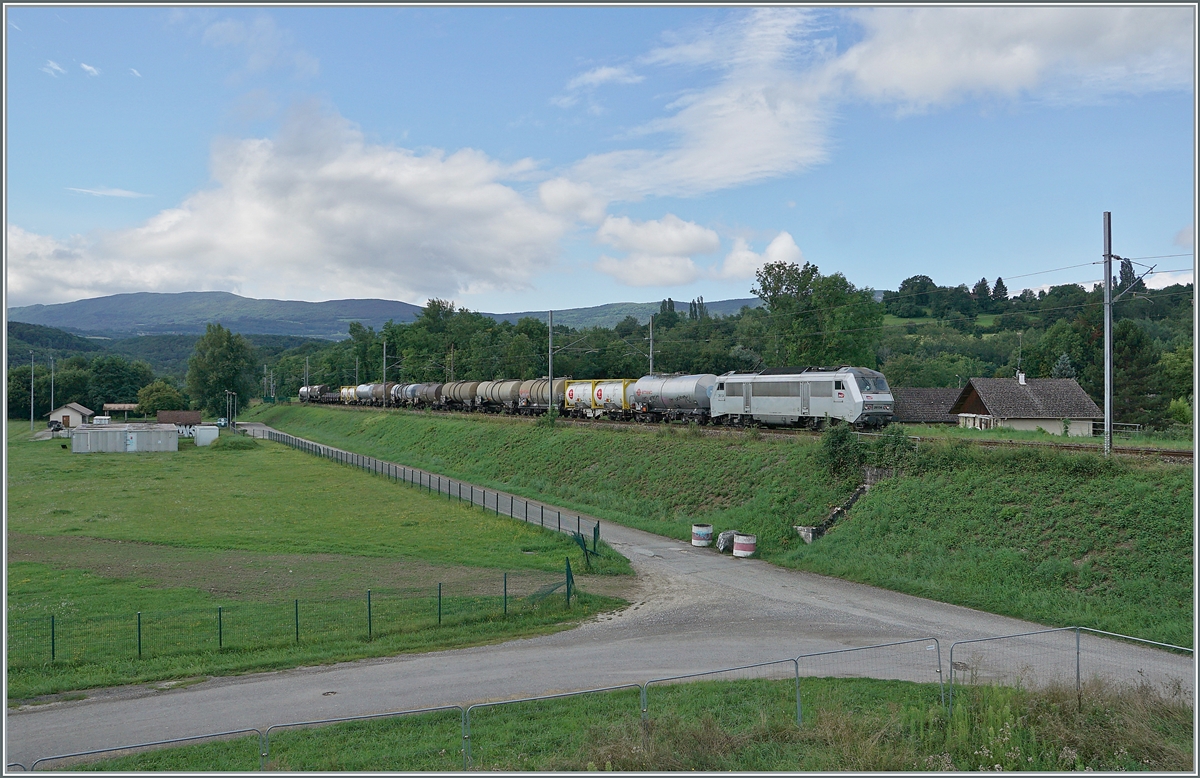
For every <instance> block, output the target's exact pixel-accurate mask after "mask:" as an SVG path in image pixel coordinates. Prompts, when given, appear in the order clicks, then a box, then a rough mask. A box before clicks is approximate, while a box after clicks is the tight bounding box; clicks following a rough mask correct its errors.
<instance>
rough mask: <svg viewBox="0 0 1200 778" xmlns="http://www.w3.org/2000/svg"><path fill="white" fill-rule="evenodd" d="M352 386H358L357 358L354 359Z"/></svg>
mask: <svg viewBox="0 0 1200 778" xmlns="http://www.w3.org/2000/svg"><path fill="white" fill-rule="evenodd" d="M354 385H355V386H358V357H357V356H355V357H354Z"/></svg>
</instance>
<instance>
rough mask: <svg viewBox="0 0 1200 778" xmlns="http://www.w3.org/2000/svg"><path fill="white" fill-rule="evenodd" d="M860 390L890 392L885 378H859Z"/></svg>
mask: <svg viewBox="0 0 1200 778" xmlns="http://www.w3.org/2000/svg"><path fill="white" fill-rule="evenodd" d="M857 378H858V388H859V389H861V390H862V391H864V392H880V393H882V392H890V391H891V389H889V388H888V384H887V380H886V379H885V378H884V377H883V376H879V377H878V378H867V377H865V376H857Z"/></svg>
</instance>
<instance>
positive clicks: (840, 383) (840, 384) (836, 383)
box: [833, 381, 846, 389]
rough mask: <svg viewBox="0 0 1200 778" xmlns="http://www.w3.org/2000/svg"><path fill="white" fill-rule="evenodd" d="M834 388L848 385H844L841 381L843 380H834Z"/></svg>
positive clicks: (842, 387)
mask: <svg viewBox="0 0 1200 778" xmlns="http://www.w3.org/2000/svg"><path fill="white" fill-rule="evenodd" d="M833 388H834V389H845V388H846V387H844V386H842V382H841V381H834V382H833Z"/></svg>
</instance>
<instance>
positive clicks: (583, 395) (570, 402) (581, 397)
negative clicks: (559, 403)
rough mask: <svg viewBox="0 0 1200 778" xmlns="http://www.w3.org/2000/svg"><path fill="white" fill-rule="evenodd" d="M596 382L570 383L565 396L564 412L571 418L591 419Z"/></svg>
mask: <svg viewBox="0 0 1200 778" xmlns="http://www.w3.org/2000/svg"><path fill="white" fill-rule="evenodd" d="M595 388H596V382H595V381H568V382H567V388H566V392H565V394H564V395H563V411H564V412H565V413H567V414H568V415H570V416H583V417H590V416H591V415H592V398H593V396H594V395H593V392H594V391H595Z"/></svg>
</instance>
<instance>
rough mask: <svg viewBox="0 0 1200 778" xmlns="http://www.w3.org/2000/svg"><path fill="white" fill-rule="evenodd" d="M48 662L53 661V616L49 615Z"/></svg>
mask: <svg viewBox="0 0 1200 778" xmlns="http://www.w3.org/2000/svg"><path fill="white" fill-rule="evenodd" d="M50 661H51V662H53V661H54V614H53V613H51V614H50Z"/></svg>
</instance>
